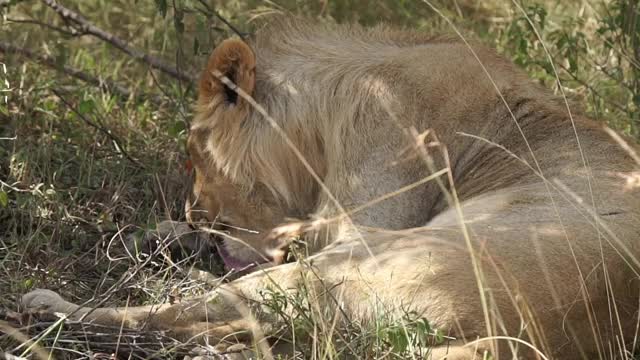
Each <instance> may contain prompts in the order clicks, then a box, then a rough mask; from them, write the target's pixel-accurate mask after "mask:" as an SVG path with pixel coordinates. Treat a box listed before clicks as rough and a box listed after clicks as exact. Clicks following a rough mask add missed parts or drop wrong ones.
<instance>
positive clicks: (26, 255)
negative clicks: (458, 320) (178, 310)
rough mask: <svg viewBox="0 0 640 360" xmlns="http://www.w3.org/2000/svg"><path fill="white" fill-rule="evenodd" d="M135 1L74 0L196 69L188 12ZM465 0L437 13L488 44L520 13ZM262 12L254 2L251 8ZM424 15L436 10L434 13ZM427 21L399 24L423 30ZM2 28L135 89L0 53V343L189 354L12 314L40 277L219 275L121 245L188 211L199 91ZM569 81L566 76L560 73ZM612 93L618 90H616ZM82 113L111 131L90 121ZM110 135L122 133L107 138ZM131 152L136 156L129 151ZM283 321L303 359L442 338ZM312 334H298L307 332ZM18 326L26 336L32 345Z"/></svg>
mask: <svg viewBox="0 0 640 360" xmlns="http://www.w3.org/2000/svg"><path fill="white" fill-rule="evenodd" d="M0 3H2V2H1V1H0ZM142 3H143V4H141V5H139V7H135V6H134V5H130V4H127V2H125V1H116V2H113V4H110V3H109V2H104V1H98V0H96V1H90V2H87V3H86V4H84V5H82V6H80V7H81V8H83V9H84V10H86V11H91V13H94V12H95V10H96V9H100V10H106V11H104V14H103V18H100V17H99V16H95V18H93V17H92V20H94V21H96V22H97V23H100V24H101V25H102V26H103V27H108V28H110V29H112V30H113V31H114V33H116V34H119V35H120V36H125V37H127V38H129V39H132V40H133V41H132V43H133V44H135V45H137V46H140V47H142V48H145V49H147V50H149V51H150V52H153V53H154V54H157V55H159V56H164V57H166V58H169V59H175V58H176V56H175V54H176V53H181V54H182V55H181V56H182V58H181V59H182V60H180V61H183V62H186V64H185V65H184V66H185V67H186V68H188V69H192V68H193V69H194V68H197V64H199V63H201V62H202V60H203V59H204V54H203V53H198V54H196V55H193V56H191V55H185V54H188V53H189V52H188V51H187V50H185V49H184V48H187V46H182V48H180V45H181V39H182V37H193V33H190V32H189V31H194V32H195V30H194V29H196V28H197V26H198V25H197V22H196V21H195V20H193V19H191V20H193V21H190V18H188V17H187V20H186V21H185V24H186V27H187V32H186V33H184V34H178V33H176V32H175V31H174V30H172V27H171V26H169V25H170V24H171V19H170V18H169V17H167V18H165V19H162V18H161V17H159V16H158V15H157V14H156V12H155V9H154V6H153V4H152V2H150V1H147V2H142ZM459 3H460V4H456V6H454V7H453V8H451V9H447V10H448V12H446V13H445V19H447V18H448V17H450V16H455V15H451V14H455V13H456V12H458V11H460V12H466V13H467V14H469V13H471V11H477V12H473V13H472V14H477V16H478V19H473V18H462V19H459V20H460V22H461V23H462V24H469V23H474V20H476V21H475V23H476V24H478V25H476V26H477V28H476V30H478V32H479V33H480V36H483V35H484V36H486V37H487V38H488V39H489V40H487V41H492V39H491V38H490V36H491V34H490V32H487V29H491V28H492V27H493V29H496V28H500V27H501V26H502V28H503V29H504V28H505V27H506V26H503V25H500V22H501V21H507V22H508V21H510V20H512V19H513V17H514V16H516V15H514V14H517V12H516V11H517V7H516V8H514V9H515V10H514V12H513V13H511V15H508V16H507V15H506V14H504V13H502V12H500V13H497V14H496V12H498V11H499V10H498V9H499V8H500V5H502V3H501V2H497V1H496V2H494V3H492V4H490V6H487V7H483V8H481V9H480V8H477V7H475V8H474V7H473V6H471V5H467V2H459ZM247 4H249V5H247ZM247 4H243V3H242V2H239V3H238V2H233V1H230V2H228V4H226V7H225V8H224V9H223V11H222V12H223V13H224V14H230V13H232V12H233V11H238V12H243V11H246V10H247V9H246V7H248V6H251V5H252V4H253V3H251V2H247ZM436 5H437V4H436ZM266 6H271V5H269V4H267V5H266ZM438 6H439V5H438ZM576 6H578V7H579V6H580V4H578V5H576ZM265 9H266V8H265V4H264V3H262V4H260V5H259V6H254V7H253V8H252V9H250V10H251V11H250V12H247V13H246V14H245V16H246V17H251V16H253V15H255V14H257V13H260V12H261V11H265ZM302 10H303V11H312V10H313V11H320V10H322V9H315V8H314V9H311V10H310V9H306V8H305V9H302ZM561 10H562V9H561ZM11 11H12V12H10V13H9V15H10V16H12V17H14V18H15V17H22V16H25V14H27V13H29V12H31V15H32V16H34V17H36V16H39V17H38V19H44V20H47V21H52V22H55V21H56V20H55V16H54V15H52V14H50V13H49V12H47V11H46V9H44V7H42V6H39V5H37V4H23V5H20V6H17V7H16V8H14V9H12V10H11ZM322 11H325V10H322ZM384 11H387V9H385V10H384ZM390 11H391V14H393V16H392V15H389V18H390V19H391V20H394V19H396V18H397V17H398V16H399V15H396V14H395V13H394V12H393V9H392V10H390ZM243 14H244V13H243ZM494 15H495V16H494ZM509 16H511V17H509ZM354 17H355V15H354ZM345 18H346V17H345ZM400 18H402V17H401V16H400ZM429 19H431V20H434V19H437V17H435V16H434V15H433V14H432V15H431V17H429ZM501 19H502V20H501ZM397 21H400V20H397ZM425 22H426V20H421V21H420V22H417V21H416V22H414V21H413V20H412V21H410V22H407V23H409V24H411V25H416V26H420V25H421V26H425ZM433 27H440V28H446V21H442V22H440V20H434V25H433ZM25 29H26V31H25ZM165 29H169V30H167V31H164V30H165ZM0 32H4V33H7V34H11V35H12V36H13V39H15V41H16V42H17V43H19V44H21V45H24V46H26V47H31V48H33V49H37V50H38V51H42V52H43V53H47V55H50V56H52V57H58V58H60V59H63V60H65V61H66V63H67V64H71V65H73V66H75V67H79V68H83V69H86V70H87V71H91V72H93V73H95V74H99V76H101V77H105V78H109V79H115V80H117V81H120V82H122V83H125V84H128V85H130V87H131V88H132V89H134V95H133V96H131V97H130V98H128V99H123V98H121V97H117V96H112V95H111V94H109V93H106V92H103V91H101V90H100V89H96V88H95V87H93V86H88V85H86V84H83V83H81V82H76V81H73V80H71V79H69V78H68V77H65V76H60V75H59V73H57V72H56V71H54V70H47V69H44V68H42V67H39V66H37V65H34V64H31V63H27V62H24V60H23V59H21V58H19V57H17V56H5V57H3V58H0V62H3V63H6V67H7V73H6V74H3V73H2V72H0V80H4V78H5V77H6V80H7V82H8V83H9V84H10V85H9V86H7V90H9V89H10V91H3V93H2V95H7V94H8V99H7V102H6V104H3V107H2V108H1V109H0V110H2V111H0V180H1V181H2V183H0V190H2V193H4V194H6V197H7V198H6V204H3V202H5V201H3V200H2V197H1V196H0V294H2V295H3V296H2V297H0V309H4V314H3V315H4V317H5V320H8V322H0V332H2V333H4V334H0V349H3V350H4V351H6V352H7V353H11V354H14V355H21V354H23V353H25V354H29V355H28V357H30V358H46V355H45V354H46V352H45V353H43V352H42V351H43V350H44V349H45V348H46V350H47V351H48V350H52V351H53V353H54V354H55V355H56V356H57V358H69V359H78V358H92V359H101V358H104V359H107V358H111V355H110V354H112V353H115V352H120V353H122V354H130V357H131V358H134V359H135V358H141V359H142V358H159V359H164V358H168V357H180V356H183V355H185V354H193V352H194V346H195V345H194V344H187V345H185V344H182V343H179V342H177V341H175V340H173V339H170V338H168V337H166V336H164V335H163V334H160V333H140V332H132V331H130V330H125V329H117V330H118V331H116V332H115V333H116V334H117V335H107V333H108V332H109V331H107V330H109V329H102V328H99V327H97V326H88V325H87V324H80V323H73V322H65V323H64V324H62V322H61V321H59V319H40V320H38V321H37V322H34V323H32V322H31V319H29V318H28V317H26V316H23V315H18V314H16V313H13V311H17V310H19V308H18V301H19V298H20V296H21V295H22V294H24V293H25V292H27V291H29V290H30V289H33V288H38V287H42V288H48V289H52V290H55V291H57V292H59V293H60V294H61V295H63V296H64V297H65V298H66V299H68V300H70V301H72V302H76V303H86V304H88V305H94V306H97V305H100V306H114V305H119V306H120V305H123V304H127V305H130V306H133V305H141V304H151V303H160V302H166V301H174V300H176V298H179V297H187V296H195V295H199V294H202V293H204V292H205V291H207V290H208V289H210V286H209V285H208V284H207V283H205V282H203V281H200V280H193V279H192V278H191V277H190V269H191V268H192V267H193V266H197V267H199V268H203V269H208V270H213V272H215V273H218V274H219V273H220V263H219V261H217V259H216V258H215V255H211V257H207V258H202V257H198V256H189V254H186V255H185V254H182V255H183V256H176V255H179V254H175V253H174V254H171V253H170V251H168V250H167V249H166V248H160V249H158V251H157V252H156V254H154V256H151V257H145V258H141V259H139V258H134V257H131V256H128V255H127V254H126V252H124V251H123V250H124V249H123V245H122V241H123V239H124V236H125V235H126V234H129V233H132V232H137V233H138V234H140V233H141V232H143V231H147V230H151V229H153V228H154V226H155V224H156V223H157V222H158V221H159V220H162V219H166V218H171V219H182V218H183V214H182V209H183V201H184V198H185V196H184V191H185V187H184V184H185V181H188V180H187V179H186V174H185V172H184V168H183V164H184V161H185V157H184V153H183V149H182V147H183V143H184V139H185V132H184V125H182V126H181V125H180V124H181V123H183V122H185V121H187V122H188V121H189V119H190V105H189V104H191V103H192V102H193V96H194V94H193V89H189V88H188V87H185V86H181V85H178V84H177V83H175V82H173V81H172V80H171V79H169V78H166V77H163V76H162V75H160V74H157V73H154V72H151V71H149V70H148V69H147V68H146V67H144V66H142V65H139V64H136V63H135V62H134V61H132V60H131V59H130V58H127V57H123V56H118V55H116V54H114V52H113V51H112V50H111V49H110V48H109V47H108V46H106V45H104V44H102V43H100V42H99V41H96V40H94V39H89V38H82V37H81V38H68V37H64V36H62V37H61V36H58V35H55V36H54V35H49V34H45V33H44V32H42V31H41V30H39V28H38V27H37V26H31V27H25V25H18V24H15V23H10V22H6V21H5V22H3V23H2V25H1V27H0ZM208 36H209V41H211V42H215V40H216V39H217V38H219V37H222V36H224V34H218V33H215V32H214V33H212V34H209V35H208ZM190 39H191V38H190ZM182 45H184V44H182ZM498 45H499V44H498ZM178 49H181V50H180V51H181V52H180V51H178ZM503 49H504V47H503ZM545 50H546V49H545ZM507 51H508V49H507ZM178 58H179V59H180V56H178ZM185 59H188V60H186V61H185ZM532 69H533V70H532V72H533V75H534V76H536V75H537V76H538V77H539V78H542V81H549V79H548V77H546V78H545V77H544V76H542V75H540V74H539V73H538V74H536V73H535V72H536V71H539V69H537V68H532ZM530 70H531V69H530ZM594 76H595V75H594ZM567 77H569V75H567V74H561V75H559V76H558V78H557V80H560V79H561V78H562V79H563V80H564V78H567ZM555 80H556V79H552V80H551V81H552V82H553V81H555ZM587 85H589V84H587ZM605 85H610V84H609V83H607V84H605ZM563 86H564V87H563ZM563 86H558V87H557V89H565V87H566V90H567V92H569V93H570V96H573V97H584V98H587V99H595V100H594V101H593V102H592V103H590V105H589V106H590V108H591V111H592V113H594V114H598V113H599V112H600V111H601V110H602V109H603V107H602V105H601V104H600V102H602V101H605V102H606V101H610V97H614V96H609V97H602V98H598V99H596V98H595V97H593V91H599V90H598V89H591V90H590V89H589V88H588V86H581V85H579V84H578V83H568V82H563ZM53 90H55V91H56V92H58V93H59V94H60V96H62V98H61V97H60V96H57V95H55V93H54V91H53ZM615 91H617V90H612V92H613V95H615ZM143 93H144V94H153V95H154V96H156V97H157V98H159V99H161V102H160V103H158V102H154V101H153V100H151V99H148V98H143V97H138V96H136V95H135V94H143ZM602 99H604V100H602ZM3 101H4V99H2V98H1V97H0V102H3ZM83 117H86V118H87V119H88V120H89V121H90V122H92V123H93V124H97V125H98V128H101V129H106V130H107V131H108V132H109V133H110V134H111V136H109V134H105V133H104V132H103V131H100V130H99V129H96V127H93V126H90V125H88V123H87V121H85V119H83ZM621 118H623V116H622V115H621V114H620V113H619V112H616V113H615V114H613V115H611V117H610V118H609V119H610V120H611V121H612V124H613V125H614V126H616V127H617V128H622V129H623V130H624V129H627V128H629V129H631V128H632V127H631V126H627V125H626V124H624V123H622V124H620V122H621V120H620V119H621ZM629 132H631V130H629ZM114 138H115V139H118V140H119V141H117V142H114ZM125 154H130V156H131V158H133V161H132V160H131V159H128V158H127V156H126V155H125ZM265 297H266V298H265V301H266V302H267V305H268V306H271V307H273V308H276V309H277V308H278V307H282V306H284V305H283V302H284V303H289V305H291V306H297V307H300V308H301V309H303V310H304V307H305V306H308V305H307V304H306V301H305V299H301V298H292V299H291V298H289V299H287V298H278V297H277V295H275V294H265ZM300 312H301V313H305V312H304V311H300ZM309 312H311V313H313V311H309ZM284 315H285V314H284V313H283V316H284ZM288 323H289V324H291V328H292V329H295V332H294V338H293V339H289V340H291V341H293V340H294V339H295V341H296V343H298V344H300V345H301V346H300V349H301V353H300V354H299V355H300V357H301V358H308V357H310V356H316V357H328V358H336V357H337V358H341V357H346V356H347V355H350V356H356V357H367V358H383V357H393V354H394V353H395V352H396V351H397V350H398V346H401V345H402V344H404V342H408V344H409V345H410V346H416V348H412V351H410V353H411V354H413V355H414V356H415V357H416V358H419V357H421V356H424V351H425V350H424V349H423V348H420V346H421V345H423V344H419V343H418V342H417V340H415V339H414V338H413V337H412V334H415V333H416V332H417V331H427V332H433V333H432V335H433V336H434V337H443V334H439V333H438V332H437V331H436V329H431V328H430V327H429V326H428V323H425V322H424V319H419V318H415V316H413V315H412V314H407V318H406V319H403V321H402V322H401V323H396V322H392V321H391V320H390V319H387V318H386V317H385V315H384V313H383V312H381V315H380V317H379V319H378V320H377V322H376V323H374V324H357V323H353V324H351V325H350V326H347V327H346V328H344V329H337V330H334V332H333V333H332V334H333V336H332V337H331V338H323V337H320V336H318V335H317V331H318V329H319V327H318V323H317V322H316V321H315V320H314V319H313V318H304V317H299V318H291V319H288ZM12 329H14V330H15V331H18V332H12ZM25 334H26V335H25ZM310 334H311V335H312V336H310V337H306V340H305V337H304V336H302V335H310ZM402 334H406V335H407V336H403V335H402ZM25 336H28V337H29V338H30V339H31V342H26V341H25ZM440 340H443V341H445V340H446V339H444V338H442V339H440ZM196 350H197V349H196ZM201 350H204V351H208V350H210V349H206V348H205V349H202V348H201ZM25 356H27V355H25ZM0 357H1V355H0Z"/></svg>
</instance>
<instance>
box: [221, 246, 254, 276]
mask: <svg viewBox="0 0 640 360" xmlns="http://www.w3.org/2000/svg"><path fill="white" fill-rule="evenodd" d="M216 248H217V249H218V254H220V257H221V258H222V261H223V262H224V266H225V267H226V268H227V269H228V270H233V271H244V270H248V269H251V268H253V267H255V266H257V265H258V264H257V263H256V262H250V261H246V260H241V259H238V258H236V257H234V256H232V255H231V254H229V251H227V249H226V247H225V246H224V245H222V244H220V243H217V242H216Z"/></svg>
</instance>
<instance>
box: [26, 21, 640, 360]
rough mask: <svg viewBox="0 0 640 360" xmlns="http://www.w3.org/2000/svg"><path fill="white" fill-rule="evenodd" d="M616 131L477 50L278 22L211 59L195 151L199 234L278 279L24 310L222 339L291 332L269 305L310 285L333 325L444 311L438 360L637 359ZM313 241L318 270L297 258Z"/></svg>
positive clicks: (630, 226) (638, 172)
mask: <svg viewBox="0 0 640 360" xmlns="http://www.w3.org/2000/svg"><path fill="white" fill-rule="evenodd" d="M236 85H237V86H236ZM253 99H255V102H254V100H253ZM611 134H612V133H610V132H609V133H607V131H605V130H604V129H603V127H602V126H601V125H599V124H598V123H595V122H593V121H591V120H589V119H587V118H585V117H584V116H582V115H578V114H575V113H573V114H572V113H571V112H570V111H569V107H568V106H567V105H566V104H565V102H564V101H561V100H559V99H557V98H555V97H554V96H552V94H551V93H550V92H549V91H548V90H545V89H542V88H540V87H539V86H536V85H534V84H533V83H532V82H531V81H529V80H528V79H527V77H526V76H525V74H524V73H523V72H522V71H520V70H518V69H517V68H515V67H514V66H513V65H512V64H511V63H510V62H509V61H507V60H506V59H504V58H502V57H500V56H498V55H496V53H495V52H494V51H492V50H490V49H487V48H485V47H484V46H482V45H480V44H477V43H472V44H469V43H467V42H465V41H461V40H459V39H452V38H432V37H428V36H426V35H424V34H422V33H418V32H408V31H396V30H392V29H388V28H385V27H377V28H373V29H364V28H361V27H359V26H338V25H331V26H330V25H318V24H315V25H313V24H312V25H309V24H305V23H304V22H302V21H298V20H283V19H278V20H276V21H272V22H271V23H270V24H269V25H267V26H265V27H263V28H262V29H261V31H259V32H258V34H257V35H256V36H255V37H254V38H253V39H251V40H249V41H247V42H244V41H241V40H238V39H229V40H226V41H224V42H222V43H221V44H220V45H219V46H218V47H217V48H216V49H215V50H214V51H213V54H212V55H211V57H210V59H209V62H208V65H207V67H206V69H205V70H204V72H203V74H202V77H201V79H200V85H199V99H198V104H197V115H196V118H195V120H194V122H193V125H192V127H191V132H190V135H189V139H188V150H189V155H190V157H191V160H192V162H193V165H194V169H195V183H194V186H193V196H192V198H191V200H190V201H189V205H188V206H187V213H188V214H187V217H188V219H190V221H192V222H194V223H196V222H198V220H199V219H201V218H205V219H206V220H207V221H209V222H213V223H214V227H215V228H217V229H218V232H220V233H221V234H224V240H222V241H223V245H222V246H221V247H220V252H221V254H222V257H223V258H224V260H225V262H226V265H227V267H228V268H234V269H236V270H240V269H241V268H245V267H246V266H251V265H250V264H252V263H262V264H263V265H261V266H260V267H259V269H257V270H255V271H253V272H251V273H250V274H248V275H245V276H242V277H240V278H238V279H237V280H234V281H232V282H230V283H227V284H225V285H222V286H220V287H219V288H217V289H215V290H214V291H213V293H212V295H211V296H210V297H209V298H208V299H207V300H206V301H205V300H198V301H185V302H183V303H179V304H175V305H168V304H167V305H162V306H159V307H158V306H156V307H141V308H129V309H124V308H122V309H112V308H99V309H89V308H82V307H79V306H77V305H73V304H71V303H68V302H66V301H64V300H62V299H61V298H60V297H59V296H58V295H57V294H55V293H53V292H51V291H48V290H37V291H35V292H32V293H30V294H27V295H25V296H24V298H23V303H24V304H25V306H27V307H38V306H46V307H47V309H48V310H49V311H55V312H65V313H69V314H71V316H72V317H75V318H79V317H81V316H85V319H87V320H92V321H96V322H100V323H107V324H114V325H118V326H119V325H121V324H124V326H128V327H137V326H143V325H145V326H147V327H149V328H155V329H165V330H168V331H170V332H171V333H172V334H173V335H175V336H177V337H180V338H183V339H187V338H197V339H201V340H207V341H218V340H220V339H222V338H223V337H225V336H226V335H229V334H231V333H235V332H238V331H242V330H246V331H247V332H252V333H253V334H254V335H255V334H256V333H258V332H259V331H258V330H259V328H258V327H256V326H255V323H254V322H252V321H251V318H252V317H253V318H255V319H256V320H257V321H258V323H259V324H260V325H261V327H260V328H261V329H262V331H264V332H265V333H266V335H267V336H268V335H269V334H271V333H272V331H275V330H277V329H279V328H280V327H279V325H281V321H282V319H280V317H278V316H277V314H273V313H270V312H269V311H268V310H269V309H268V308H266V307H263V306H260V303H261V300H263V296H264V291H265V289H272V290H273V289H276V290H277V291H282V292H286V293H289V294H293V293H295V292H296V291H298V289H300V285H301V284H304V286H305V293H306V294H308V296H309V297H310V299H309V300H310V301H313V302H314V303H315V305H314V306H312V308H313V309H322V311H319V313H321V314H334V315H333V316H336V317H338V318H340V319H344V320H348V321H361V322H366V321H370V320H372V319H373V318H374V317H375V316H378V315H379V311H380V309H383V311H384V312H385V314H386V316H390V317H394V316H395V317H400V316H402V314H405V313H406V312H407V311H412V312H415V313H417V314H419V316H422V317H425V318H426V319H428V320H429V321H430V322H431V323H432V324H433V326H434V327H436V328H438V329H441V330H443V331H445V332H446V333H448V334H449V335H451V336H453V337H455V338H456V340H455V341H452V342H450V343H448V344H446V345H439V346H438V345H437V344H436V345H435V346H434V347H433V348H432V350H431V354H432V356H433V358H434V359H437V358H443V357H446V358H447V359H473V358H478V359H480V358H482V356H483V354H485V353H487V352H490V353H492V354H493V356H494V358H497V357H499V358H501V359H506V358H512V357H513V356H516V355H517V356H519V357H524V358H542V355H541V354H546V355H545V356H546V357H547V358H558V359H578V358H586V359H593V358H595V357H599V358H613V357H625V356H627V355H628V354H631V352H632V351H633V349H632V348H631V346H632V345H631V344H632V343H633V340H634V334H635V331H636V326H637V324H638V299H639V296H638V294H639V293H638V291H639V288H638V283H637V281H636V279H637V276H638V273H637V270H638V265H640V262H639V261H638V255H639V254H640V249H639V245H640V242H639V241H638V240H639V237H640V187H639V186H638V182H637V181H638V178H639V177H640V164H638V163H636V162H635V161H634V156H637V154H636V153H635V151H636V150H634V149H633V145H625V144H624V142H623V141H622V140H620V139H619V138H617V137H616V139H617V140H614V138H613V137H612V135H611ZM287 224H288V225H287ZM283 225H284V226H283ZM297 236H299V237H300V240H301V242H302V243H303V244H305V245H306V252H307V253H308V255H309V256H307V257H305V258H302V257H300V258H299V259H298V260H297V261H295V262H291V263H283V262H284V261H283V260H284V259H285V251H286V246H287V245H288V244H289V243H290V242H291V240H292V238H294V237H297ZM264 263H268V264H264ZM266 265H274V266H270V267H269V266H266ZM254 269H255V268H254ZM289 311H291V312H295V311H296V309H289ZM332 311H333V312H332ZM249 312H250V313H251V315H252V316H249Z"/></svg>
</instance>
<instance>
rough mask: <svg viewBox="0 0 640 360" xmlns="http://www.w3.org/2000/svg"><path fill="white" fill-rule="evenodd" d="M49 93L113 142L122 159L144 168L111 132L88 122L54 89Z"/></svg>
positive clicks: (87, 119)
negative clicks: (122, 156)
mask: <svg viewBox="0 0 640 360" xmlns="http://www.w3.org/2000/svg"><path fill="white" fill-rule="evenodd" d="M51 91H52V92H53V93H54V94H55V95H56V96H57V97H58V99H60V101H62V103H63V104H65V105H66V106H67V108H69V110H71V111H73V113H74V114H76V115H77V116H78V117H79V118H80V119H82V121H84V122H85V123H86V124H87V125H89V126H91V127H92V128H94V129H96V130H98V131H100V132H101V133H103V134H104V135H106V136H107V137H108V138H109V139H111V141H113V142H114V144H115V145H116V146H117V147H118V149H119V150H120V152H121V153H122V155H124V157H126V158H127V159H128V160H129V161H131V162H132V163H133V164H135V165H136V166H139V167H140V168H143V169H144V168H145V166H144V165H142V164H141V163H140V162H139V161H138V160H136V159H134V158H133V157H131V155H129V153H128V152H127V151H126V150H125V149H124V146H122V142H121V141H120V139H119V138H118V137H117V136H115V135H114V134H112V133H111V131H109V130H108V129H105V128H104V127H102V126H100V125H98V124H96V123H94V122H93V121H91V120H89V118H87V117H86V116H84V114H82V113H80V111H78V109H76V107H75V106H73V105H72V104H71V103H70V102H69V101H67V99H65V98H64V97H63V96H62V94H60V92H58V91H56V90H55V89H51Z"/></svg>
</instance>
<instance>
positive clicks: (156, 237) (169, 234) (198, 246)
mask: <svg viewBox="0 0 640 360" xmlns="http://www.w3.org/2000/svg"><path fill="white" fill-rule="evenodd" d="M204 235H205V234H202V233H201V232H200V231H197V230H194V229H192V228H191V227H190V226H189V225H188V224H187V223H184V222H178V221H173V220H166V221H162V222H160V223H158V224H157V225H156V228H155V229H153V230H147V231H145V232H144V233H143V234H138V233H133V234H131V235H129V236H128V237H127V242H126V244H125V246H126V248H127V251H128V252H129V254H131V255H133V256H137V255H139V254H146V255H151V254H153V253H154V252H156V251H157V250H159V249H165V248H166V249H169V250H170V251H172V252H174V251H186V252H187V253H201V252H203V251H207V250H208V248H207V246H208V241H207V239H206V238H205V236H204Z"/></svg>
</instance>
